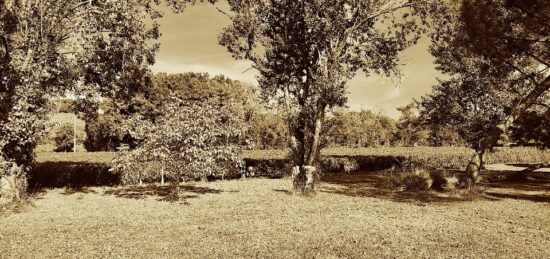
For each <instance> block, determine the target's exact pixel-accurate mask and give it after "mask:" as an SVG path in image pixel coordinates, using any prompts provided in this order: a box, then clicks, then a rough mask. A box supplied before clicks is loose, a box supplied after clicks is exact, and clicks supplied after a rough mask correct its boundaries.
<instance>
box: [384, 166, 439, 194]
mask: <svg viewBox="0 0 550 259" xmlns="http://www.w3.org/2000/svg"><path fill="white" fill-rule="evenodd" d="M433 182H434V180H433V179H432V177H431V175H430V173H429V172H428V171H427V170H424V169H416V170H413V171H406V172H398V173H394V174H393V175H392V177H391V178H390V185H391V186H392V187H394V188H398V189H402V190H406V191H427V190H429V189H430V188H431V187H432V184H433Z"/></svg>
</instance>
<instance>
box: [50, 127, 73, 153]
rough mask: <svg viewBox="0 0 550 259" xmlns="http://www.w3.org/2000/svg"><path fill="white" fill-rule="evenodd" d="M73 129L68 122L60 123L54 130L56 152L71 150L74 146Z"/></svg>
mask: <svg viewBox="0 0 550 259" xmlns="http://www.w3.org/2000/svg"><path fill="white" fill-rule="evenodd" d="M73 139H74V129H73V126H72V125H70V124H64V125H61V126H60V127H59V128H58V129H57V130H56V132H55V136H54V142H55V151H56V152H72V151H73V148H74V142H73Z"/></svg>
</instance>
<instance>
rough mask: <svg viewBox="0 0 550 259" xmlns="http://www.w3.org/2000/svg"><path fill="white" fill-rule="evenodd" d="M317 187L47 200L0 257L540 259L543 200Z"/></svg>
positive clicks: (338, 183)
mask: <svg viewBox="0 0 550 259" xmlns="http://www.w3.org/2000/svg"><path fill="white" fill-rule="evenodd" d="M324 181H325V182H324V183H323V184H322V186H321V191H320V192H319V194H318V195H317V196H316V197H309V198H308V197H300V196H294V195H292V194H291V191H290V186H291V182H290V180H288V179H279V180H269V179H248V180H236V181H224V182H211V183H195V184H186V185H183V186H181V187H180V192H179V199H177V201H174V200H173V199H171V197H172V195H173V192H172V189H171V188H169V187H163V186H147V187H121V188H83V189H53V190H48V191H46V192H44V193H42V194H40V195H39V197H38V198H36V199H35V200H34V207H33V208H30V209H28V210H23V212H20V213H17V214H10V215H7V216H4V217H2V218H0V255H1V256H0V257H8V258H9V257H78V258H80V257H86V258H88V257H109V258H112V257H128V258H133V257H137V258H227V257H262V258H264V257H267V258H295V257H299V258H301V257H305V258H313V257H319V258H338V257H346V258H418V257H419V258H479V257H488V258H498V257H512V258H513V257H516V258H517V257H522V258H550V203H549V201H548V200H546V201H539V202H534V201H532V200H529V199H523V198H521V197H517V196H512V197H502V196H498V195H492V194H487V192H489V191H495V192H499V189H501V188H500V187H499V186H489V185H484V187H483V188H485V192H484V194H479V195H470V196H467V195H466V196H465V195H463V194H460V193H451V194H441V193H434V192H399V191H392V190H387V189H386V188H383V183H384V179H383V176H381V175H377V174H350V175H347V177H345V175H334V176H333V177H332V178H330V177H325V179H324ZM511 189H512V190H513V191H514V192H516V191H517V192H520V193H521V192H522V191H523V190H521V189H515V188H513V187H511ZM549 191H550V190H549V189H547V187H544V188H541V189H540V190H537V192H541V194H544V195H548V194H549Z"/></svg>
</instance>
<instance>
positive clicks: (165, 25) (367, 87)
mask: <svg viewBox="0 0 550 259" xmlns="http://www.w3.org/2000/svg"><path fill="white" fill-rule="evenodd" d="M217 6H218V7H219V8H220V9H226V8H227V4H226V3H220V4H217ZM229 22H230V21H229V18H228V17H227V16H225V15H223V14H222V13H220V12H219V11H218V10H216V8H214V7H213V6H211V5H206V4H197V5H195V6H190V7H187V9H185V12H184V13H182V14H173V13H171V12H169V11H168V10H167V9H166V11H165V16H164V17H163V18H162V19H161V20H160V26H161V28H160V29H161V32H162V37H161V39H160V44H161V46H160V52H159V53H158V55H157V60H156V61H157V62H156V64H155V65H154V66H153V68H152V69H153V71H154V72H166V73H184V72H207V73H209V74H210V75H211V76H214V75H218V74H223V75H225V76H227V77H229V78H231V79H235V80H241V81H245V82H248V83H251V84H254V85H257V81H256V78H255V77H256V74H255V72H254V70H248V69H249V68H250V63H248V62H247V61H237V60H235V59H233V58H232V57H231V55H230V54H229V52H227V51H226V50H225V48H224V47H222V46H220V45H219V44H218V34H219V33H220V32H221V31H222V30H223V28H224V27H226V26H227V25H229ZM428 43H429V42H428V40H427V39H421V41H420V42H419V43H418V44H417V45H415V46H413V47H411V48H409V49H407V50H406V51H404V52H403V53H402V54H401V55H400V64H401V66H400V69H401V72H402V78H400V79H396V78H386V77H383V76H377V75H371V76H369V77H366V76H365V75H364V74H362V73H359V74H358V75H357V76H356V77H355V78H353V79H352V80H351V81H349V82H348V99H349V102H348V107H349V108H350V109H352V110H361V109H368V110H372V111H374V112H382V113H385V114H386V115H388V116H390V117H393V118H398V117H399V112H398V111H397V110H396V108H398V107H400V106H404V105H406V104H408V103H410V102H411V101H412V100H413V98H416V99H418V98H420V97H421V96H422V95H425V94H427V93H429V92H430V91H431V89H432V86H433V85H434V84H436V83H437V80H436V78H437V77H439V76H441V74H440V73H439V72H437V71H436V70H435V65H434V64H433V61H434V58H433V57H432V56H431V55H430V53H429V52H428ZM246 70H248V71H247V72H244V71H246Z"/></svg>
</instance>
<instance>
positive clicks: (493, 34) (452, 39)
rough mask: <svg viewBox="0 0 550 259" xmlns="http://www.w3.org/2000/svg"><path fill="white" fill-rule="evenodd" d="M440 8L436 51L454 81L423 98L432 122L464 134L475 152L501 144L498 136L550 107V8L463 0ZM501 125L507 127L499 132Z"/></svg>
mask: <svg viewBox="0 0 550 259" xmlns="http://www.w3.org/2000/svg"><path fill="white" fill-rule="evenodd" d="M438 7H439V9H438V11H436V12H434V14H435V15H434V20H433V21H434V26H433V27H434V28H435V32H434V33H433V34H432V39H433V45H432V48H431V50H432V53H433V55H434V56H435V57H436V63H437V64H438V65H439V67H438V69H439V70H440V71H442V72H444V73H446V74H448V75H449V76H450V78H449V79H446V80H442V81H441V82H440V83H439V85H437V86H435V88H434V92H433V93H432V94H430V95H429V96H428V97H426V98H423V100H422V106H423V107H424V109H425V112H424V116H425V117H426V118H427V120H428V121H429V122H430V123H431V124H439V125H445V126H450V127H455V128H457V129H459V132H460V134H461V136H462V137H463V138H464V139H465V140H466V141H467V142H468V143H469V144H470V145H471V146H473V147H474V148H480V147H481V146H483V145H482V144H487V145H485V146H494V145H495V144H496V141H497V140H498V136H496V137H495V136H493V135H495V132H496V133H498V134H501V133H503V131H506V129H507V128H508V127H509V125H510V124H511V123H512V122H513V121H514V120H516V119H517V118H518V117H521V116H520V114H522V113H523V112H524V111H525V110H527V109H529V108H530V107H531V106H533V105H536V104H537V103H540V102H542V103H548V101H549V99H548V96H549V95H548V89H549V88H550V82H549V80H550V78H548V73H547V70H548V69H549V63H550V62H549V61H548V57H549V52H548V50H549V49H550V48H548V44H549V43H548V39H547V36H548V34H549V33H550V27H549V26H548V25H547V24H548V23H547V22H546V20H547V16H548V15H547V13H548V10H550V4H549V3H548V1H543V0H528V1H520V0H511V1H508V0H496V1H493V0H491V1H489V0H475V1H474V0H463V1H459V2H455V3H452V4H440V5H438ZM545 17H546V18H545ZM545 93H546V94H545ZM510 116H512V117H510ZM506 120H508V121H506ZM499 123H504V124H502V125H501V126H505V127H504V129H499V130H496V131H495V130H493V129H494V128H495V127H496V126H497V125H499ZM505 124H506V125H505ZM485 140H489V141H488V142H487V141H485ZM485 142H487V143H485ZM483 148H485V147H483Z"/></svg>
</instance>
